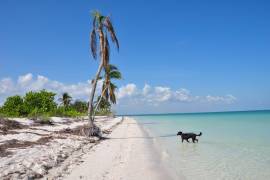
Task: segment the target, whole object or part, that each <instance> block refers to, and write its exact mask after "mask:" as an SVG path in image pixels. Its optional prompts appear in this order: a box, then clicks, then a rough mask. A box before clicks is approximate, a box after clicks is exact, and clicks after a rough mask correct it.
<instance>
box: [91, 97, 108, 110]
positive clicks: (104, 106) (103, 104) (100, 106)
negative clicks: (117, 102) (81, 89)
mask: <svg viewBox="0 0 270 180" xmlns="http://www.w3.org/2000/svg"><path fill="white" fill-rule="evenodd" d="M95 107H96V109H95V112H94V113H96V112H97V111H106V112H109V111H110V110H111V104H110V102H109V101H107V100H106V99H105V98H104V97H102V96H98V98H97V100H96V102H95Z"/></svg>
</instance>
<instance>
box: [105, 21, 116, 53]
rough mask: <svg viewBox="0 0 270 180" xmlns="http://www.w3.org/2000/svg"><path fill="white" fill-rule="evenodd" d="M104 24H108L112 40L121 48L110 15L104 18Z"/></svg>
mask: <svg viewBox="0 0 270 180" xmlns="http://www.w3.org/2000/svg"><path fill="white" fill-rule="evenodd" d="M104 25H105V26H106V28H107V30H108V31H109V33H110V35H111V39H112V42H114V43H115V44H116V47H117V49H118V50H119V43H118V39H117V37H116V33H115V31H114V28H113V25H112V23H111V20H110V18H109V17H108V16H107V17H106V18H105V19H104Z"/></svg>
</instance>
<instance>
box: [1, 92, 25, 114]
mask: <svg viewBox="0 0 270 180" xmlns="http://www.w3.org/2000/svg"><path fill="white" fill-rule="evenodd" d="M1 113H2V114H4V115H6V116H11V117H19V116H21V115H22V114H23V113H24V105H23V98H21V96H19V95H16V96H11V97H8V98H7V100H6V101H5V103H4V105H3V107H2V108H1Z"/></svg>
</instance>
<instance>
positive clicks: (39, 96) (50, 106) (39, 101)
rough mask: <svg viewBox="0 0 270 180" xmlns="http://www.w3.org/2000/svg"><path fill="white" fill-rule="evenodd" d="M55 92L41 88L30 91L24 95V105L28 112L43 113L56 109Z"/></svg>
mask: <svg viewBox="0 0 270 180" xmlns="http://www.w3.org/2000/svg"><path fill="white" fill-rule="evenodd" d="M54 96H55V93H53V92H48V91H46V90H41V91H39V92H32V91H30V92H28V93H26V95H25V97H24V105H25V108H26V112H27V114H31V113H33V114H35V113H37V114H43V113H48V112H52V111H54V110H55V109H56V107H57V106H56V103H55V102H54Z"/></svg>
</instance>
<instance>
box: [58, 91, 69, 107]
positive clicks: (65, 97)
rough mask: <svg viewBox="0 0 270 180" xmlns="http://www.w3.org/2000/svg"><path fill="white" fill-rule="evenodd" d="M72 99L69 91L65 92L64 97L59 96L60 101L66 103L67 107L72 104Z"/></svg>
mask: <svg viewBox="0 0 270 180" xmlns="http://www.w3.org/2000/svg"><path fill="white" fill-rule="evenodd" d="M71 100H72V97H71V96H70V95H69V94H68V93H67V92H65V93H63V94H62V97H61V98H59V101H60V102H61V104H63V105H64V107H65V108H67V107H68V106H69V105H70V103H71Z"/></svg>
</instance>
